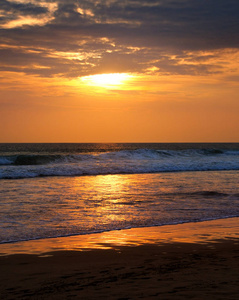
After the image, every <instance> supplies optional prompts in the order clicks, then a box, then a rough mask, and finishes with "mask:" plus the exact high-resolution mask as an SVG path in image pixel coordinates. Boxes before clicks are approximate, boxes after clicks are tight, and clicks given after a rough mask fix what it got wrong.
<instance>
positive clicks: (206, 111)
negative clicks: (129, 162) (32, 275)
mask: <svg viewBox="0 0 239 300" xmlns="http://www.w3.org/2000/svg"><path fill="white" fill-rule="evenodd" d="M238 28H239V2H238V1H234V0H227V1H225V0H218V1H215V0H207V1H201V0H200V1H199V0H195V1H192V0H172V1H171V0H147V1H146V0H128V1H122V0H94V1H93V0H87V1H86V0H81V1H71V0H70V1H69V0H68V1H67V0H57V1H52V0H51V1H50V0H45V1H37V0H29V1H28V0H8V1H7V0H2V1H1V5H0V142H239V96H238V95H239V84H238V80H239V51H238V48H239V39H238Z"/></svg>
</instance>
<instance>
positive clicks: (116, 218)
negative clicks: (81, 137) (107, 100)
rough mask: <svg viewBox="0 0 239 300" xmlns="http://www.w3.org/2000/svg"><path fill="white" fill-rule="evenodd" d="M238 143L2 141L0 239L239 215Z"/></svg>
mask: <svg viewBox="0 0 239 300" xmlns="http://www.w3.org/2000/svg"><path fill="white" fill-rule="evenodd" d="M238 183H239V144H238V143H232V144H229V143H219V144H215V143H209V144H202V143H193V144H189V143H186V144H185V143H175V144H166V143H158V144H157V143H155V144H152V143H149V144H147V143H140V144H135V143H132V144H131V143H127V144H122V143H121V144H120V143H119V144H0V243H11V242H17V241H23V240H32V239H39V238H42V239H44V238H50V237H59V236H69V235H81V234H89V233H93V232H103V231H108V230H116V229H125V228H131V227H144V226H161V225H166V224H179V223H184V222H197V221H203V220H212V219H220V218H228V217H238V216H239V184H238Z"/></svg>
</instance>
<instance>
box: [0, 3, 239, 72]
mask: <svg viewBox="0 0 239 300" xmlns="http://www.w3.org/2000/svg"><path fill="white" fill-rule="evenodd" d="M45 3H49V4H51V3H56V4H57V5H56V9H55V11H53V12H51V18H49V22H46V24H45V25H41V26H40V25H38V26H24V27H22V28H9V29H8V28H2V29H0V30H1V31H0V35H1V41H2V43H4V48H3V49H5V50H2V51H3V52H2V55H1V58H2V60H3V62H2V69H7V68H8V66H9V69H11V68H15V69H18V68H20V67H18V66H21V67H23V66H24V68H25V69H24V70H25V72H33V73H36V74H39V75H40V76H53V75H57V74H58V75H59V74H65V76H67V77H68V76H82V75H85V74H93V73H97V72H145V71H146V70H147V68H150V67H153V66H154V67H157V68H159V72H164V73H173V74H208V73H212V72H219V71H220V66H219V65H217V66H215V65H213V64H212V63H211V62H210V60H211V59H212V58H213V57H212V56H213V55H212V54H210V55H208V56H206V55H203V56H200V55H198V54H197V55H196V54H194V55H192V54H189V52H190V53H192V52H193V53H194V52H195V53H196V51H214V50H220V49H225V48H234V49H238V48H239V39H238V28H239V2H238V1H236V0H228V1H225V0H217V1H215V0H193V1H192V0H172V1H170V0H158V1H157V0H150V1H149V0H148V1H144V0H142V1H139V0H128V1H122V0H115V1H113V0H104V1H103V0H100V1H97V0H96V1H93V0H87V1H86V0H81V1H71V0H70V1H66V0H59V1H45ZM40 4H41V1H35V2H32V3H26V4H22V3H17V2H9V1H6V0H4V1H2V4H1V10H2V11H4V12H6V14H2V15H6V17H2V21H1V22H2V24H5V23H6V22H7V21H8V20H14V18H15V19H17V18H18V17H19V16H25V15H32V16H39V15H42V16H49V14H50V10H49V8H47V6H46V4H44V5H45V6H44V7H43V6H41V5H40ZM4 22H5V23H4ZM13 46H14V47H15V48H14V50H9V47H13ZM20 47H21V48H20ZM32 48H34V49H38V50H37V51H38V52H36V53H35V54H33V53H32V52H29V49H32ZM39 49H40V50H39ZM56 52H62V54H63V53H64V52H75V53H79V56H80V57H84V56H85V58H81V59H69V58H67V55H65V57H64V55H62V56H59V57H57V56H55V57H54V53H56ZM172 55H174V56H175V57H176V58H174V59H173V60H172V59H171V56H172ZM180 57H181V58H182V57H184V59H185V60H186V63H183V62H182V59H181V58H180ZM33 64H35V65H40V66H44V67H48V68H45V69H40V68H39V70H38V69H37V68H35V69H34V70H31V68H30V67H29V68H27V66H30V65H33Z"/></svg>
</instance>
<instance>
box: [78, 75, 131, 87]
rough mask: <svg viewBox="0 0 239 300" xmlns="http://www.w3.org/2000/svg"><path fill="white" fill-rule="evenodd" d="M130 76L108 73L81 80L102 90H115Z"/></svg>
mask: <svg viewBox="0 0 239 300" xmlns="http://www.w3.org/2000/svg"><path fill="white" fill-rule="evenodd" d="M131 77H132V75H130V74H127V73H110V74H97V75H90V76H85V77H82V80H83V81H84V82H85V83H86V84H88V85H93V86H98V87H103V88H117V87H119V86H120V85H123V84H125V83H126V81H128V80H129V79H130V78H131Z"/></svg>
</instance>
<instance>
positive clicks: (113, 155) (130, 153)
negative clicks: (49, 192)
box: [0, 149, 239, 166]
mask: <svg viewBox="0 0 239 300" xmlns="http://www.w3.org/2000/svg"><path fill="white" fill-rule="evenodd" d="M218 155H226V156H235V155H239V151H237V150H234V151H233V150H231V151H229V150H220V149H187V150H152V149H137V150H121V151H115V152H106V153H93V154H40V155H39V154H19V155H4V156H0V165H16V166H17V165H44V164H51V163H76V162H79V161H82V160H92V159H99V160H102V159H118V160H119V159H137V160H138V159H160V158H167V157H178V156H181V157H190V156H191V157H194V156H199V157H200V156H218Z"/></svg>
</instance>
